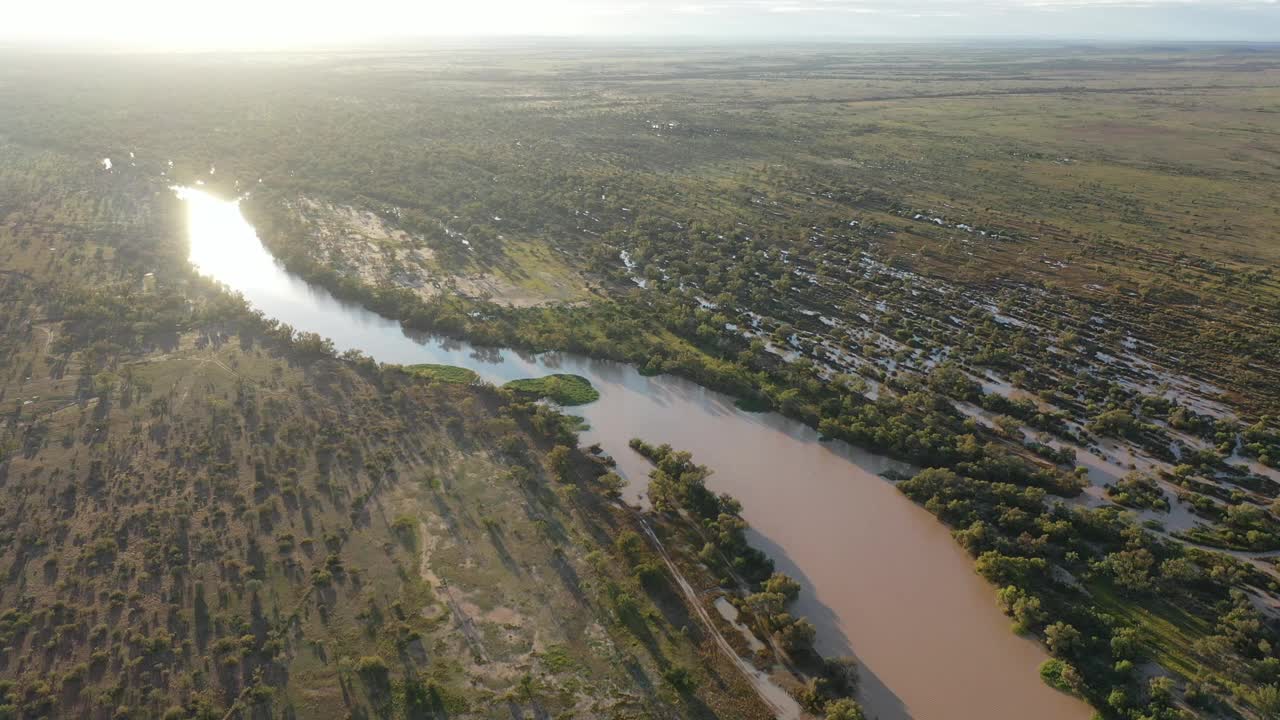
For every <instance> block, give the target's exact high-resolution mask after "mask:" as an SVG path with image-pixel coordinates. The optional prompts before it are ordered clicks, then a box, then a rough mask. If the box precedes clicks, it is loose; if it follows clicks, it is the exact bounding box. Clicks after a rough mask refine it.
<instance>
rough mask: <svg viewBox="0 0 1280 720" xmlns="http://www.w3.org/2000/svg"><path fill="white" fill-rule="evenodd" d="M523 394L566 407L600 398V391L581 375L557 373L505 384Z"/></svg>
mask: <svg viewBox="0 0 1280 720" xmlns="http://www.w3.org/2000/svg"><path fill="white" fill-rule="evenodd" d="M503 387H505V388H510V389H511V390H514V391H516V392H518V393H521V394H523V395H529V396H532V397H537V398H546V399H548V400H551V401H553V402H555V403H558V404H560V405H564V406H566V407H568V406H573V405H587V404H589V403H593V402H595V401H596V400H599V399H600V391H598V390H596V389H595V387H594V386H593V385H592V384H591V381H590V380H588V379H586V378H584V377H582V376H581V375H569V374H556V375H547V376H546V377H540V378H528V379H525V380H512V381H511V382H509V383H507V384H506V385H503Z"/></svg>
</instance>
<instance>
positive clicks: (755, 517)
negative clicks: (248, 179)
mask: <svg viewBox="0 0 1280 720" xmlns="http://www.w3.org/2000/svg"><path fill="white" fill-rule="evenodd" d="M178 193H179V197H181V198H182V199H183V200H184V201H185V202H186V203H187V207H188V211H189V232H190V241H191V251H190V259H191V262H192V264H193V266H194V267H195V268H196V269H197V270H199V271H200V272H201V273H203V274H205V275H207V276H209V277H212V278H214V279H216V280H219V281H221V282H223V283H225V284H226V285H227V286H228V287H229V288H231V289H232V290H234V291H237V292H240V293H242V294H243V295H244V297H245V298H246V299H247V300H248V301H249V302H250V303H252V304H253V305H254V306H255V307H256V308H257V309H259V310H261V311H262V312H263V313H265V314H266V315H268V316H271V317H274V318H276V319H278V320H279V321H281V322H284V323H287V324H289V325H291V326H293V327H294V328H295V329H298V330H301V331H309V332H317V333H320V334H322V335H324V336H327V337H329V338H330V339H332V340H333V342H334V345H335V346H336V347H337V349H338V350H340V351H341V350H347V349H358V350H361V351H363V352H365V353H367V354H368V355H370V356H372V357H374V358H376V359H378V360H380V361H383V362H391V363H443V364H451V365H459V366H463V367H468V368H471V369H472V370H475V371H476V372H477V373H479V374H480V375H481V376H482V377H483V378H485V379H486V380H490V381H493V382H500V381H506V380H511V379H515V378H520V377H530V376H538V375H543V374H547V373H549V372H572V373H576V374H579V375H583V376H585V377H587V378H589V379H590V380H591V382H592V383H593V384H594V385H595V386H596V388H597V389H598V390H599V391H600V400H599V401H598V402H596V403H594V404H592V405H589V406H585V407H583V408H578V409H577V410H578V411H579V412H581V414H582V415H583V416H584V417H585V418H586V419H587V421H588V422H589V423H590V425H591V430H590V431H589V432H587V433H584V435H583V440H584V442H587V443H590V442H599V443H600V444H601V445H602V446H603V447H604V449H605V450H606V451H608V452H610V453H611V454H613V455H614V457H615V458H617V460H618V464H619V470H620V472H621V473H622V474H623V475H624V476H625V477H626V478H627V479H628V480H629V481H630V483H631V485H630V489H629V499H631V500H633V501H634V500H636V499H638V498H639V494H640V493H641V492H642V490H643V487H644V485H645V476H646V474H647V471H648V467H647V464H646V463H645V461H644V460H642V459H641V458H640V457H639V456H637V455H635V454H634V453H632V452H631V451H630V450H629V449H628V447H627V443H628V441H629V440H630V439H631V438H633V437H641V438H644V439H645V440H647V441H649V442H654V443H664V442H665V443H670V444H671V445H672V446H674V447H677V448H679V449H684V450H689V451H691V452H692V453H693V454H694V457H695V459H696V460H697V461H698V462H699V463H703V464H706V465H708V466H709V467H711V468H712V469H713V470H714V471H715V475H713V476H712V478H711V480H710V481H709V485H710V486H711V487H712V488H713V489H715V490H717V491H721V492H728V493H730V494H732V495H734V496H735V497H737V498H738V499H739V500H741V501H742V504H743V516H744V517H745V518H746V520H747V521H748V522H750V523H751V526H752V528H753V531H752V537H751V540H752V543H753V544H755V545H756V546H758V547H759V548H760V549H762V550H764V551H765V552H767V553H768V554H769V555H770V556H771V557H773V558H774V560H775V561H776V562H777V565H778V569H779V570H781V571H783V572H786V573H787V574H789V575H791V576H793V577H795V578H796V579H797V580H799V581H800V583H801V584H802V585H803V592H802V593H801V597H800V601H799V602H798V604H797V607H796V611H797V612H798V613H800V614H802V615H804V616H806V617H808V618H809V619H810V620H811V621H812V622H813V623H814V624H815V626H816V627H817V628H818V643H817V644H818V648H819V650H821V651H822V652H823V653H824V654H828V655H833V656H834V655H856V656H857V658H858V660H859V661H860V662H861V664H862V666H863V667H862V679H863V691H862V700H863V702H864V703H865V705H866V708H867V710H868V714H869V716H871V717H878V718H881V719H882V720H899V719H902V718H916V719H918V720H934V719H937V720H979V719H982V720H1006V719H1007V720H1022V719H1023V718H1027V717H1035V718H1040V719H1042V720H1076V719H1080V720H1083V719H1084V718H1087V717H1089V715H1090V710H1089V708H1087V707H1086V706H1085V705H1084V704H1083V703H1081V702H1079V701H1078V700H1075V699H1073V698H1070V697H1067V696H1065V695H1062V694H1060V693H1058V692H1057V691H1055V690H1052V689H1051V688H1049V687H1048V686H1046V685H1045V684H1044V683H1043V682H1041V680H1040V678H1039V675H1038V673H1037V667H1038V665H1039V664H1040V662H1042V661H1043V660H1044V659H1045V657H1046V655H1045V653H1044V651H1043V650H1042V649H1041V648H1040V647H1039V646H1038V645H1037V644H1035V643H1033V642H1031V641H1029V640H1025V639H1022V638H1019V637H1017V636H1015V635H1013V634H1012V633H1011V632H1010V630H1009V620H1008V619H1007V618H1005V617H1004V616H1003V615H1002V614H1001V613H1000V611H999V610H998V609H997V607H996V604H995V600H994V594H995V591H994V589H993V588H992V587H991V586H989V585H988V584H987V583H986V582H985V581H983V580H982V579H981V578H980V577H979V576H977V575H976V574H975V573H974V572H973V564H972V561H971V559H970V558H969V557H968V556H967V555H965V553H964V552H963V551H962V550H961V549H960V548H959V546H958V545H957V544H956V543H955V542H954V541H953V540H952V538H951V537H950V534H949V532H948V531H947V530H946V528H944V527H943V526H942V525H941V524H939V523H938V522H937V521H936V520H935V519H934V518H933V517H932V516H931V515H929V514H928V513H927V512H926V511H925V510H924V509H922V508H920V507H918V506H916V505H915V504H913V503H912V502H910V501H909V500H908V499H907V498H906V497H905V496H903V495H902V494H901V493H899V492H898V491H897V489H895V488H894V487H893V486H892V485H891V484H890V483H889V482H887V481H886V480H884V479H882V478H881V477H880V473H882V472H884V471H886V470H888V469H891V468H894V467H901V466H899V465H897V464H896V463H894V462H893V461H891V460H888V459H887V458H884V457H881V456H877V455H873V454H871V453H867V452H864V451H860V450H858V449H856V448H853V447H850V446H848V445H846V444H844V443H840V442H832V443H824V442H820V441H819V439H818V435H817V433H816V432H815V431H813V430H812V429H810V428H807V427H805V426H804V425H802V424H800V423H798V422H795V421H792V420H788V419H786V418H783V417H782V416H779V415H776V414H772V413H766V414H751V413H745V412H742V411H741V410H739V409H737V408H736V407H735V406H734V405H733V402H732V400H731V398H729V397H727V396H725V395H722V394H720V393H716V392H712V391H710V390H707V389H705V388H702V387H699V386H698V385H696V384H694V383H691V382H688V381H685V380H681V379H679V378H674V377H669V376H658V377H644V376H642V375H640V373H639V372H638V371H636V369H635V368H633V367H630V366H626V365H620V364H617V363H612V362H605V361H596V360H591V359H587V358H582V357H577V356H570V355H558V354H546V355H541V356H538V357H530V356H521V355H519V354H517V353H514V352H511V351H504V350H491V349H481V348H473V347H472V346H470V345H468V344H466V343H459V342H455V341H443V340H440V339H438V338H432V337H412V336H410V335H408V334H406V333H405V331H404V330H403V329H402V328H401V327H400V325H399V323H397V322H395V321H392V320H388V319H386V318H382V317H380V316H378V315H375V314H373V313H371V312H369V311H367V310H364V309H362V308H359V307H354V306H351V305H349V304H346V303H342V302H340V301H338V300H336V299H335V298H333V297H332V296H331V295H329V293H328V292H326V291H324V290H323V289H320V288H315V287H312V286H310V285H308V284H307V283H306V282H304V281H303V280H301V279H300V278H297V277H295V276H293V275H290V274H289V273H287V272H285V271H284V270H283V269H282V268H281V267H280V266H279V265H277V264H276V263H275V261H274V258H272V257H271V255H270V254H269V253H268V252H267V250H266V249H265V248H263V246H262V244H261V243H260V242H259V241H258V238H257V236H256V234H255V233H254V231H253V228H252V227H251V226H249V224H248V223H247V222H245V220H244V218H243V216H241V214H240V210H239V208H238V206H237V204H236V203H235V202H226V201H222V200H219V199H217V198H215V197H213V196H210V195H208V194H206V193H203V192H201V191H199V190H194V189H189V188H187V189H181V190H179V191H178Z"/></svg>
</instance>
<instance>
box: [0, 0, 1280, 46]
mask: <svg viewBox="0 0 1280 720" xmlns="http://www.w3.org/2000/svg"><path fill="white" fill-rule="evenodd" d="M429 36H449V37H470V36H555V37H595V38H620V37H622V38H625V37H633V38H644V39H654V38H658V39H661V38H701V37H707V38H724V39H739V38H741V39H751V40H763V39H771V38H775V39H787V40H792V39H803V38H814V39H827V40H841V39H850V40H856V39H872V38H902V39H930V38H934V39H950V38H981V37H992V38H998V37H1005V38H1008V37H1016V38H1071V39H1100V40H1108V39H1110V40H1248V41H1277V42H1280V0H647V1H646V0H207V1H206V2H195V1H193V0H19V1H17V2H13V3H12V5H11V6H10V7H7V8H5V9H4V11H3V17H2V18H0V40H5V41H10V42H12V41H18V42H43V41H54V42H58V43H64V44H65V43H70V44H72V45H74V46H84V47H89V46H95V47H100V46H103V45H106V46H115V47H126V48H127V47H139V48H148V49H191V50H204V49H231V48H235V49H255V48H258V49H267V48H281V47H294V46H299V45H314V44H322V45H323V44H334V43H363V42H369V41H374V40H379V39H386V38H391V37H397V38H413V37H429Z"/></svg>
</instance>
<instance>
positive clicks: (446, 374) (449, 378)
mask: <svg viewBox="0 0 1280 720" xmlns="http://www.w3.org/2000/svg"><path fill="white" fill-rule="evenodd" d="M405 370H407V371H409V372H410V373H412V374H413V375H416V376H418V377H422V378H427V379H429V380H434V381H436V382H443V383H454V384H457V385H474V384H476V383H478V382H480V376H479V375H478V374H476V372H475V371H474V370H470V369H468V368H462V367H457V366H455V365H432V364H429V363H424V364H420V365H406V366H405Z"/></svg>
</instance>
